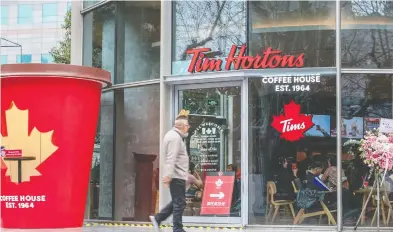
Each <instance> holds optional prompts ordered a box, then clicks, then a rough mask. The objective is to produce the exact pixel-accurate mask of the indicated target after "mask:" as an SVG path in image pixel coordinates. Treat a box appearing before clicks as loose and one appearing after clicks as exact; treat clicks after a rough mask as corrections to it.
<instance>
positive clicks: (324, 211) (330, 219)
mask: <svg viewBox="0 0 393 232" xmlns="http://www.w3.org/2000/svg"><path fill="white" fill-rule="evenodd" d="M299 183H300V184H299ZM298 186H301V182H300V180H299V179H295V180H294V181H292V187H293V190H294V191H295V193H296V194H298V193H299V190H300V188H299V187H298ZM319 204H321V206H322V210H320V211H316V212H310V213H306V209H305V208H301V209H300V210H299V212H298V213H297V215H296V217H295V218H294V220H293V224H294V225H297V224H301V223H302V222H303V221H304V219H306V218H309V217H316V216H319V224H320V223H321V220H322V216H323V215H326V216H327V217H328V223H329V225H330V224H333V225H336V224H337V223H336V220H335V219H334V217H333V215H332V213H334V212H336V211H337V210H329V208H328V207H327V206H326V204H325V203H324V202H323V201H319Z"/></svg>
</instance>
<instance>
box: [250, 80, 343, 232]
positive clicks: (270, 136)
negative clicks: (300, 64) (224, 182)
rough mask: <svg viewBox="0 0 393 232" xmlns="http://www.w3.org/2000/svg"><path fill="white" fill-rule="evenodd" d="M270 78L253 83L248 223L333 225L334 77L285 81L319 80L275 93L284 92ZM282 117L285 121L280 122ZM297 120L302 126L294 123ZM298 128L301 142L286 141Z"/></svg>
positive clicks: (289, 139) (334, 195)
mask: <svg viewBox="0 0 393 232" xmlns="http://www.w3.org/2000/svg"><path fill="white" fill-rule="evenodd" d="M268 78H269V77H262V78H253V79H250V81H249V98H248V99H249V129H248V130H249V148H248V151H249V155H248V157H249V158H248V159H249V161H248V162H249V205H250V206H249V219H250V221H249V223H250V224H273V225H293V223H294V221H295V217H296V216H298V217H297V221H296V224H300V225H317V224H319V223H320V224H323V225H334V224H335V223H336V222H337V219H336V218H335V213H334V212H335V210H336V205H337V193H336V191H335V182H334V177H335V176H336V174H337V173H336V172H335V171H334V170H335V169H334V168H329V167H331V166H333V167H334V166H335V165H336V161H335V160H336V138H335V133H334V131H335V124H334V118H335V113H336V97H335V89H336V88H335V77H334V76H324V75H318V74H315V75H311V76H308V75H300V76H296V75H295V76H292V77H286V78H287V80H289V79H288V78H292V82H296V81H297V80H301V78H313V79H314V80H318V81H316V82H315V83H314V84H310V85H306V86H304V87H296V85H290V87H289V90H288V91H286V92H278V91H276V90H277V89H280V88H276V85H275V84H269V83H267V80H269V79H268ZM273 78H275V77H273ZM281 78H283V77H281ZM294 86H295V87H294ZM280 115H281V117H283V119H277V118H278V117H279V116H280ZM302 115H303V116H302ZM276 117H277V118H276ZM296 117H297V118H298V119H297V120H300V121H298V122H296V121H292V124H291V120H295V118H296ZM275 118H276V119H275ZM301 118H302V119H301ZM284 119H285V120H289V121H288V124H285V128H286V129H282V127H283V126H284V124H283V122H284V123H285V120H284ZM306 119H307V120H306ZM278 120H279V121H278ZM303 120H304V121H303ZM311 121H312V123H313V124H312V123H311ZM294 122H296V123H299V124H300V126H301V125H302V123H305V124H304V125H303V126H306V127H305V128H303V129H304V130H301V129H302V128H301V127H299V128H297V126H296V125H297V124H295V123H294ZM274 124H276V125H278V127H279V128H281V129H280V132H279V131H278V129H276V128H277V127H274ZM294 126H295V127H294ZM307 126H308V127H307ZM288 128H289V129H288ZM296 128H297V129H298V132H299V131H300V132H301V133H300V134H299V133H298V134H297V137H296V136H295V137H292V136H291V137H285V136H284V132H288V131H293V130H296ZM322 182H325V184H321V183H322ZM313 213H315V214H313ZM320 215H322V216H321V217H320ZM329 222H330V223H329Z"/></svg>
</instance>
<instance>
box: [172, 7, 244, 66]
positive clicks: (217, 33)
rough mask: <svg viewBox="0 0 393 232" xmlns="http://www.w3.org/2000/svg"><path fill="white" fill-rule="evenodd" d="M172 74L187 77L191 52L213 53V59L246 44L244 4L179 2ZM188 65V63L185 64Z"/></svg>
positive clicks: (176, 11) (176, 9)
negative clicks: (207, 50)
mask: <svg viewBox="0 0 393 232" xmlns="http://www.w3.org/2000/svg"><path fill="white" fill-rule="evenodd" d="M173 4H174V7H175V12H174V13H175V19H174V29H173V33H174V34H173V36H174V45H173V47H174V53H173V54H172V60H173V61H174V62H173V64H172V73H173V74H181V73H186V72H187V69H188V65H189V61H186V60H190V59H191V56H190V55H187V54H186V51H187V50H189V49H192V48H199V47H205V48H210V49H211V51H212V52H211V54H210V55H211V56H218V57H225V56H227V55H228V53H229V51H230V49H231V46H232V45H242V44H244V43H245V42H246V8H245V2H244V1H241V0H237V1H176V2H174V3H173ZM185 61H186V62H185Z"/></svg>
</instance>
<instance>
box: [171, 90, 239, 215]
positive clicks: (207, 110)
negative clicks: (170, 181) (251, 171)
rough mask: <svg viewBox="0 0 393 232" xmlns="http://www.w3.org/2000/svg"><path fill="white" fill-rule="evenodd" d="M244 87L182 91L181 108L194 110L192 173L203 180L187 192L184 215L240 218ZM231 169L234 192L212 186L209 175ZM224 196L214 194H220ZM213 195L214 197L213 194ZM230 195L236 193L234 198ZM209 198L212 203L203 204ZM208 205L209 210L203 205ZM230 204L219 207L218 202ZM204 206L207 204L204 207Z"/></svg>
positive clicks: (191, 120)
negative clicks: (242, 91) (242, 92)
mask: <svg viewBox="0 0 393 232" xmlns="http://www.w3.org/2000/svg"><path fill="white" fill-rule="evenodd" d="M240 105H241V104H240V87H227V88H207V89H187V90H181V91H179V108H180V109H186V110H189V111H190V116H189V123H190V126H191V128H190V130H189V137H188V138H187V140H186V144H187V149H188V153H189V155H190V161H191V168H190V171H191V173H192V174H193V175H194V176H195V177H197V179H200V180H201V181H202V185H201V186H196V185H195V186H190V187H189V188H188V189H187V192H186V199H187V207H186V210H185V212H184V216H204V217H211V216H214V217H226V216H231V217H240V212H241V207H240V205H241V179H240V172H241V170H240V167H241V156H240V154H241V153H240V140H241V127H240V120H241V119H240V117H241V114H240ZM219 172H227V173H229V174H228V175H233V176H234V182H233V183H232V185H233V188H231V189H233V191H229V192H226V191H225V189H224V188H223V189H222V190H216V189H215V188H214V189H211V188H209V186H207V184H206V180H207V179H206V177H207V176H211V175H218V173H219ZM220 192H222V194H223V195H222V198H221V197H220V196H219V195H217V199H216V198H214V196H215V195H214V194H220ZM211 194H213V197H211ZM230 195H232V196H231V197H230ZM206 199H209V202H206V203H203V201H205V200H206ZM210 202H212V203H213V204H212V205H211V207H205V209H206V212H204V210H203V209H202V211H201V206H209V204H210ZM223 203H225V204H226V203H228V204H227V205H222V207H217V204H223ZM202 204H203V205H202ZM202 208H203V207H202Z"/></svg>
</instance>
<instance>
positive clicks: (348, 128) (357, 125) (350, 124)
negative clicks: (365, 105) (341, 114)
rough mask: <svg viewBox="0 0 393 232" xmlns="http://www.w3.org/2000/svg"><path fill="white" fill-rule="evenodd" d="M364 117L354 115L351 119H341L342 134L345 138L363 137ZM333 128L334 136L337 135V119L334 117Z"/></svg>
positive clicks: (332, 133)
mask: <svg viewBox="0 0 393 232" xmlns="http://www.w3.org/2000/svg"><path fill="white" fill-rule="evenodd" d="M363 121H364V120H363V118H361V117H353V118H350V119H346V118H342V119H341V125H342V126H341V135H342V137H343V138H352V139H358V138H360V139H361V138H363V134H364V133H363ZM332 122H333V123H332V124H331V125H332V129H331V135H332V137H336V136H337V129H336V120H335V118H333V117H332Z"/></svg>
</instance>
